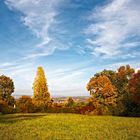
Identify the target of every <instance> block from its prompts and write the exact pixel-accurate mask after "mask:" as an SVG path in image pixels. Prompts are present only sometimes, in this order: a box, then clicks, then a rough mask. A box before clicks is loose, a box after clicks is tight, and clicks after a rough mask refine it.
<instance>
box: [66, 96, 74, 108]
mask: <svg viewBox="0 0 140 140" xmlns="http://www.w3.org/2000/svg"><path fill="white" fill-rule="evenodd" d="M73 104H74V100H73V98H72V97H69V98H68V99H67V103H66V105H67V106H69V107H71V106H72V105H73Z"/></svg>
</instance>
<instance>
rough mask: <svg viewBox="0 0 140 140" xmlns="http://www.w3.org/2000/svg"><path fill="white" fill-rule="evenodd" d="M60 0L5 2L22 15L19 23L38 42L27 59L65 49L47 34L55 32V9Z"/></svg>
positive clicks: (57, 12) (56, 12)
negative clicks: (26, 28)
mask: <svg viewBox="0 0 140 140" xmlns="http://www.w3.org/2000/svg"><path fill="white" fill-rule="evenodd" d="M61 2H62V0H57V1H56V0H18V1H17V0H6V1H5V3H6V5H8V7H9V8H10V9H11V10H17V11H19V12H21V13H22V17H21V22H22V23H23V24H24V25H25V26H26V27H28V29H29V30H30V31H31V32H32V33H33V34H34V35H35V36H36V37H37V38H38V39H39V40H40V43H38V44H36V45H35V46H34V47H35V49H34V51H33V52H31V54H28V55H27V57H30V58H32V57H39V56H44V55H50V54H52V53H53V52H54V51H55V50H56V49H61V50H62V49H66V48H67V47H62V44H61V42H59V40H57V39H56V38H55V37H53V35H52V34H51V33H50V32H49V31H50V29H52V30H55V29H54V28H55V26H54V25H55V24H57V22H58V21H57V20H56V17H57V15H58V14H59V11H58V10H57V8H58V7H59V6H60V5H61Z"/></svg>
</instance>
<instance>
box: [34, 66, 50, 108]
mask: <svg viewBox="0 0 140 140" xmlns="http://www.w3.org/2000/svg"><path fill="white" fill-rule="evenodd" d="M33 92H34V96H33V102H34V104H35V105H36V106H45V107H47V106H48V105H50V103H51V97H50V93H49V91H48V85H47V80H46V78H45V73H44V70H43V68H42V67H38V69H37V74H36V77H35V80H34V83H33Z"/></svg>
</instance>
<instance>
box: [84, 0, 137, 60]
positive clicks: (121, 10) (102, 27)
mask: <svg viewBox="0 0 140 140" xmlns="http://www.w3.org/2000/svg"><path fill="white" fill-rule="evenodd" d="M139 15H140V1H139V0H112V2H111V3H109V4H107V5H105V6H101V7H98V8H96V9H94V10H93V12H92V14H91V15H90V17H89V19H90V20H91V21H93V23H92V24H90V25H89V27H88V28H87V29H86V30H85V33H86V34H90V35H93V37H92V38H88V39H87V43H88V44H90V45H92V46H93V47H92V50H93V53H94V54H98V55H100V54H103V55H105V56H109V57H111V56H114V55H119V54H121V53H122V52H123V49H130V48H132V47H137V46H138V45H140V42H138V41H136V40H131V39H132V38H133V39H134V37H140V18H139ZM123 53H124V52H123Z"/></svg>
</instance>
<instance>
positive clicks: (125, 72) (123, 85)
mask: <svg viewBox="0 0 140 140" xmlns="http://www.w3.org/2000/svg"><path fill="white" fill-rule="evenodd" d="M134 72H135V70H134V69H133V68H131V67H130V66H129V65H126V66H121V67H120V68H119V69H118V71H117V73H116V82H115V87H116V88H117V91H118V93H119V96H123V94H127V93H129V90H128V81H129V79H130V78H131V77H132V75H133V74H134Z"/></svg>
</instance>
